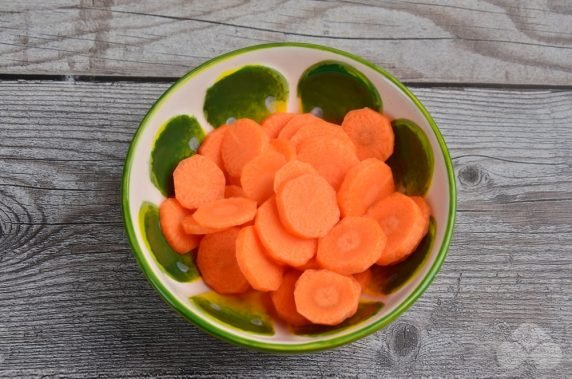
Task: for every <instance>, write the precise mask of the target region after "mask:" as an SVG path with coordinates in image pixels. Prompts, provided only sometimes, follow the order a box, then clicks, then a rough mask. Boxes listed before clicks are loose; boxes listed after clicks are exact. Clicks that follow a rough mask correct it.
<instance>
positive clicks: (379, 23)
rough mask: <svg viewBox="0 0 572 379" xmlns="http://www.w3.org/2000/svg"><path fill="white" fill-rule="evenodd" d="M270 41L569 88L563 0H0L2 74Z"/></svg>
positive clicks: (424, 70)
mask: <svg viewBox="0 0 572 379" xmlns="http://www.w3.org/2000/svg"><path fill="white" fill-rule="evenodd" d="M276 41H299V42H310V43H317V44H324V45H328V46H332V47H337V48H340V49H344V50H347V51H350V52H353V53H355V54H358V55H361V56H363V57H365V58H366V59H368V60H371V61H373V62H374V63H376V64H379V65H380V66H382V67H385V68H386V69H388V70H389V71H391V72H393V73H394V74H395V75H397V76H398V77H399V78H401V79H402V80H405V81H409V82H461V83H466V82H471V83H511V84H522V83H524V84H539V85H546V84H549V85H572V5H571V4H570V3H569V2H566V1H564V0H559V1H549V2H546V1H539V0H527V1H518V0H502V1H500V0H495V1H480V2H474V1H470V0H462V1H452V0H428V1H396V0H385V1H370V0H363V1H327V2H326V1H307V0H289V1H279V0H271V1H265V0H247V1H243V0H232V1H223V0H217V1H183V0H169V1H160V2H157V1H150V0H145V1H137V2H132V1H124V0H117V1H112V0H61V1H54V0H50V1H43V2H42V3H41V4H38V2H36V1H9V0H3V1H0V72H1V73H21V74H56V75H63V74H70V75H79V74H82V75H124V76H127V75H129V76H142V77H169V78H172V77H178V76H180V75H182V74H183V73H185V72H186V71H188V70H189V69H191V68H192V67H195V66H197V65H198V64H200V63H202V62H204V61H205V60H207V59H209V58H212V57H214V56H217V55H219V54H221V53H224V52H227V51H230V50H234V49H237V48H241V47H245V46H249V45H253V44H259V43H265V42H276Z"/></svg>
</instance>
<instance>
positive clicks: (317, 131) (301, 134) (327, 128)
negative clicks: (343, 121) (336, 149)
mask: <svg viewBox="0 0 572 379" xmlns="http://www.w3.org/2000/svg"><path fill="white" fill-rule="evenodd" d="M325 136H328V137H334V138H338V139H341V140H345V143H346V144H348V145H349V146H352V147H353V149H354V150H355V146H354V145H353V142H352V140H351V138H350V137H348V135H347V134H346V132H344V130H343V129H342V128H341V127H340V126H339V125H336V124H331V123H329V122H327V121H322V122H317V123H315V124H309V125H304V126H303V127H301V128H300V129H298V131H297V132H296V133H295V134H294V135H293V136H292V137H291V138H290V142H292V145H294V148H296V149H297V148H298V147H299V146H300V144H301V143H302V142H304V141H306V140H308V139H310V138H316V137H325Z"/></svg>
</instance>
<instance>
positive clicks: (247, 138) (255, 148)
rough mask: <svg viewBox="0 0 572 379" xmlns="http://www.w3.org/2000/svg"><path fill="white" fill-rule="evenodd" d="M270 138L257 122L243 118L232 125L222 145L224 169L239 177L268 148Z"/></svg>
mask: <svg viewBox="0 0 572 379" xmlns="http://www.w3.org/2000/svg"><path fill="white" fill-rule="evenodd" d="M268 141H269V137H268V134H266V133H265V132H264V129H262V127H261V126H260V125H258V124H257V123H256V122H255V121H253V120H250V119H247V118H241V119H239V120H236V121H235V123H234V124H232V125H230V126H229V128H228V131H227V132H226V134H225V136H224V138H223V140H222V145H221V156H222V161H223V162H224V167H225V168H226V171H227V172H228V174H229V175H230V176H234V177H238V176H240V175H241V174H242V168H243V167H244V165H246V164H247V163H248V162H250V161H251V160H252V159H254V158H255V157H256V156H258V155H259V154H260V153H262V152H263V151H264V150H266V148H267V147H268Z"/></svg>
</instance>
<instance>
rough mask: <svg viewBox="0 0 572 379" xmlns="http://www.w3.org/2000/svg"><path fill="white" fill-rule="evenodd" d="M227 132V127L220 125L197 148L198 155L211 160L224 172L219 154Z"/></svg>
mask: <svg viewBox="0 0 572 379" xmlns="http://www.w3.org/2000/svg"><path fill="white" fill-rule="evenodd" d="M227 130H228V125H222V126H219V127H218V128H216V129H215V130H213V131H212V132H210V133H209V134H208V135H207V136H206V137H205V139H204V140H203V142H202V143H201V146H200V147H199V154H201V155H204V156H205V157H207V158H209V159H210V160H212V161H213V162H214V163H216V165H217V166H218V167H220V169H221V170H223V171H224V164H223V162H222V157H221V154H220V147H221V144H222V139H223V137H224V135H225V134H226V131H227Z"/></svg>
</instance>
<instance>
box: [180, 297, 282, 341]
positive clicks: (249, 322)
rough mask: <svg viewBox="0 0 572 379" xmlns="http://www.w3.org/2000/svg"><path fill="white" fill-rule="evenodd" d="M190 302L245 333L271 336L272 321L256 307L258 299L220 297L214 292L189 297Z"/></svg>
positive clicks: (272, 332)
mask: <svg viewBox="0 0 572 379" xmlns="http://www.w3.org/2000/svg"><path fill="white" fill-rule="evenodd" d="M190 300H191V302H192V303H194V304H195V305H196V306H197V307H199V308H201V309H202V310H203V311H205V312H206V313H208V314H209V315H211V316H212V317H214V318H216V319H217V320H220V321H222V322H224V323H225V324H227V325H230V326H232V327H235V328H237V329H240V330H244V331H247V332H252V333H257V334H264V335H273V334H274V327H273V324H272V319H271V318H270V316H268V315H267V314H266V313H265V312H264V310H263V309H261V308H260V306H258V303H259V301H258V299H253V298H249V297H248V296H247V297H242V296H237V297H231V296H222V295H219V294H217V293H215V292H209V293H206V294H202V295H197V296H193V297H191V299H190Z"/></svg>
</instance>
